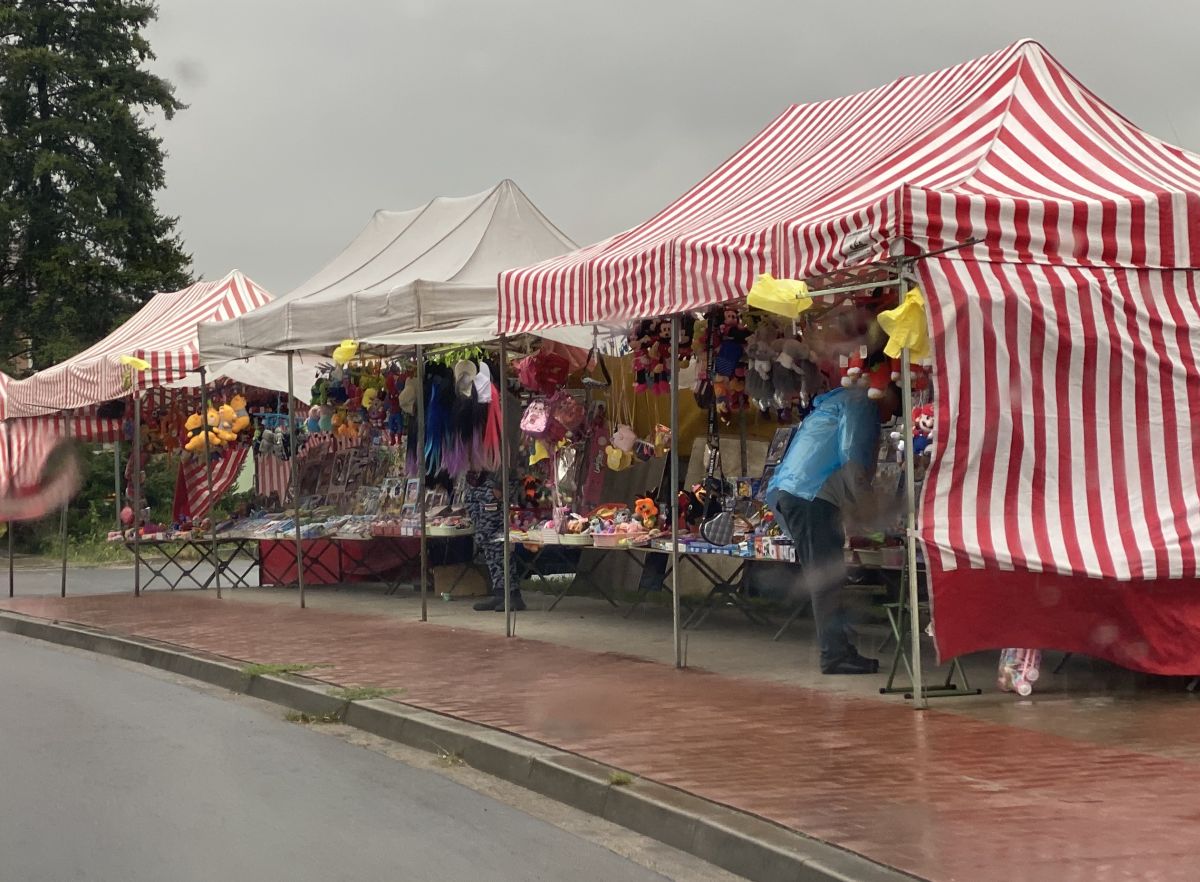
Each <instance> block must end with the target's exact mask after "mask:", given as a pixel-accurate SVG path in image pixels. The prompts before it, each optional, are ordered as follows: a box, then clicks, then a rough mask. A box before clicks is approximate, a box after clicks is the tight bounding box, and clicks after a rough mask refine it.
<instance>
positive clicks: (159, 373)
mask: <svg viewBox="0 0 1200 882" xmlns="http://www.w3.org/2000/svg"><path fill="white" fill-rule="evenodd" d="M270 299H271V295H270V294H268V293H267V292H266V291H265V290H263V289H262V288H260V287H259V286H258V285H256V284H255V283H254V282H253V281H251V280H250V279H249V278H247V277H246V276H245V275H243V274H242V273H241V272H239V271H237V270H233V271H232V272H230V273H229V274H228V275H226V276H225V277H224V278H222V279H219V280H217V281H214V282H197V283H196V284H194V285H192V286H190V287H188V288H184V289H183V290H182V291H172V292H169V293H162V294H156V295H155V296H154V297H153V298H152V299H151V300H150V302H149V303H147V304H146V305H145V306H143V307H142V308H141V309H140V310H139V311H138V312H137V313H136V314H135V315H134V316H133V317H132V318H130V319H129V320H128V321H126V322H125V323H124V324H123V325H121V326H120V327H119V328H117V329H116V330H115V331H113V332H112V333H111V334H109V335H108V336H107V337H105V338H104V339H103V340H101V341H100V342H98V343H96V344H95V345H93V346H91V347H89V348H87V349H85V350H84V351H83V352H80V353H79V354H77V355H75V356H72V357H71V358H69V359H67V360H66V361H64V362H61V363H59V364H56V365H54V366H53V367H50V368H47V369H46V370H44V371H39V372H38V373H36V374H34V375H33V376H31V377H29V378H27V379H24V380H16V381H13V382H11V383H9V384H8V385H7V387H6V388H5V389H4V392H5V395H4V406H5V408H4V411H3V416H4V417H5V418H14V417H31V416H41V415H43V414H51V413H56V412H58V411H63V410H71V409H75V408H83V407H88V406H91V405H95V404H100V403H102V402H104V401H110V400H112V399H114V398H119V397H121V396H123V395H127V394H129V392H130V390H131V388H139V389H149V388H153V387H157V386H164V385H167V384H169V383H173V382H175V381H177V380H179V379H181V378H182V377H183V376H184V375H185V374H186V373H187V372H188V371H194V370H196V369H197V368H198V367H199V366H200V362H199V345H198V343H197V339H196V326H197V325H198V324H199V323H200V322H202V321H227V320H229V319H232V318H235V317H237V316H239V315H241V314H243V313H245V312H249V311H250V310H252V309H255V308H256V307H259V306H262V305H263V304H265V303H267V302H269V301H270ZM123 355H129V356H134V357H136V358H140V359H142V360H144V361H147V362H149V363H150V368H149V369H148V370H146V371H144V372H141V373H132V372H131V371H130V370H129V368H128V367H126V366H125V365H123V364H121V356H123Z"/></svg>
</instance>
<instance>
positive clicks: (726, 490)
mask: <svg viewBox="0 0 1200 882" xmlns="http://www.w3.org/2000/svg"><path fill="white" fill-rule="evenodd" d="M730 496H731V488H730V487H729V482H728V481H726V480H725V473H724V469H722V468H721V439H720V436H719V435H718V434H717V408H716V405H715V404H714V405H713V406H711V407H709V409H708V469H707V473H706V474H705V476H704V481H703V482H702V484H701V500H700V501H701V503H702V505H703V520H702V522H701V524H700V536H701V537H702V538H703V539H704V541H706V542H710V543H712V544H713V545H728V544H729V543H730V542H731V541H732V538H733V512H732V511H731V509H732V505H727V504H726V500H727V499H729V498H730ZM717 540H724V541H717Z"/></svg>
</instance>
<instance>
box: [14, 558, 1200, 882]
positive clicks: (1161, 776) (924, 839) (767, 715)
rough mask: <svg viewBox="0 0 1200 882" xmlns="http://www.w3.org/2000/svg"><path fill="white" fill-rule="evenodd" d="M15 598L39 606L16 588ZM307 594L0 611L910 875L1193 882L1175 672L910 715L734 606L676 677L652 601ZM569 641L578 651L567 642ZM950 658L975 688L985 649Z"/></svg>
mask: <svg viewBox="0 0 1200 882" xmlns="http://www.w3.org/2000/svg"><path fill="white" fill-rule="evenodd" d="M126 576H128V571H126ZM37 578H40V577H37ZM108 578H110V577H109V576H105V577H104V579H108ZM30 579H31V580H33V579H35V577H33V576H30ZM25 593H26V594H28V595H32V594H34V593H37V592H36V591H35V590H34V589H33V587H32V582H31V584H30V590H29V591H28V592H25ZM309 599H310V608H309V609H307V610H300V609H298V608H297V606H296V604H295V594H294V592H286V591H278V590H274V591H272V590H259V591H239V592H229V593H227V600H226V601H224V602H218V601H217V600H216V599H215V597H214V596H213V594H212V592H204V593H200V592H174V593H159V592H154V593H151V594H149V595H148V596H146V597H143V598H141V599H136V598H133V597H132V596H131V595H130V594H128V593H125V594H121V595H110V596H78V597H69V598H67V599H66V600H65V601H64V600H60V599H58V598H56V597H36V596H25V597H18V598H16V599H15V600H12V601H7V600H5V601H0V605H3V606H5V607H7V608H10V609H13V610H16V611H20V612H23V613H26V614H29V615H35V616H42V617H53V618H59V619H63V620H68V621H75V622H79V623H83V624H88V625H92V626H97V627H102V628H106V629H109V630H112V631H115V632H118V633H125V634H136V635H141V636H145V637H149V638H153V639H157V640H163V641H167V642H171V643H175V644H179V645H182V646H187V647H192V648H195V649H199V650H204V651H207V652H213V653H217V654H219V655H224V656H227V657H230V658H234V659H239V660H243V661H254V662H278V663H285V662H308V663H321V664H329V665H331V666H332V667H330V668H327V669H322V670H321V671H319V672H318V673H320V675H321V678H322V679H326V680H328V681H330V682H334V683H340V684H360V685H371V686H382V687H391V688H398V689H401V690H403V692H402V693H400V694H399V695H398V696H397V698H398V700H401V701H404V702H407V703H410V704H413V705H417V706H421V707H425V708H428V709H431V710H435V711H439V712H442V713H447V714H451V715H454V716H458V717H462V718H464V719H469V720H473V721H476V722H480V723H483V724H485V725H490V726H494V727H497V728H500V729H505V730H508V731H512V732H515V733H517V734H520V735H523V736H525V737H529V738H533V739H535V740H538V741H541V742H544V743H548V744H553V745H555V746H558V747H561V748H564V749H567V750H571V751H575V752H577V753H580V754H583V755H586V756H590V757H593V758H595V759H598V760H600V761H602V762H606V763H610V764H612V765H616V766H619V767H622V768H626V769H628V770H629V771H631V772H634V773H635V774H638V775H641V776H644V777H647V778H652V779H655V780H657V781H660V782H662V783H665V784H669V785H673V786H676V787H680V788H682V789H685V790H688V791H691V792H693V793H696V794H699V795H701V796H704V797H706V798H709V799H712V800H715V801H717V802H721V803H724V804H727V805H730V806H733V807H735V808H738V809H741V810H744V811H748V812H751V813H753V814H756V815H759V816H761V817H765V818H768V819H771V820H773V821H776V822H778V823H780V824H783V825H786V826H788V827H792V828H794V829H797V830H800V831H802V832H804V833H806V834H808V835H811V836H815V837H818V838H820V839H824V840H826V841H829V842H833V843H836V844H838V845H840V846H843V847H845V848H848V849H850V850H853V851H856V852H859V853H860V854H863V855H865V856H867V857H869V858H872V859H874V860H877V861H879V862H881V863H884V864H888V865H890V866H894V867H897V868H899V869H902V870H905V871H907V872H910V873H913V874H915V875H918V876H921V877H924V878H928V879H934V880H985V882H986V880H1013V879H1019V880H1033V882H1037V880H1053V882H1067V880H1075V879H1079V880H1084V879H1086V880H1107V879H1164V880H1165V879H1193V878H1195V877H1196V873H1195V870H1194V858H1193V854H1194V853H1195V851H1196V850H1197V846H1200V832H1198V831H1197V829H1196V825H1195V824H1194V821H1195V819H1196V818H1197V817H1198V816H1200V749H1197V747H1196V744H1195V742H1196V741H1197V740H1200V739H1196V738H1195V735H1194V733H1195V732H1196V731H1197V727H1198V725H1200V698H1198V697H1195V696H1192V695H1191V694H1189V693H1187V692H1185V691H1184V690H1183V688H1182V686H1181V685H1180V684H1178V683H1177V682H1175V683H1171V682H1163V681H1155V680H1148V679H1146V678H1139V677H1136V676H1134V675H1131V674H1128V673H1127V672H1121V671H1118V670H1117V669H1113V668H1109V667H1107V666H1098V665H1093V664H1091V663H1089V662H1087V661H1086V660H1082V659H1073V660H1072V661H1071V663H1070V664H1069V665H1068V667H1067V669H1066V672H1065V673H1064V674H1063V675H1060V676H1058V677H1055V676H1052V675H1050V674H1049V673H1047V675H1046V676H1045V677H1044V678H1043V681H1042V682H1040V683H1039V689H1040V691H1039V692H1038V693H1035V696H1034V697H1033V698H1032V699H1029V700H1024V701H1019V700H1017V699H1015V698H1014V697H1013V696H1010V695H1002V694H998V693H996V692H994V691H989V692H988V693H986V694H985V695H983V696H979V697H978V698H961V699H953V700H944V701H942V702H940V703H938V704H936V705H935V708H934V709H932V710H929V711H925V712H921V713H917V712H914V711H913V710H912V709H911V708H910V707H909V706H908V705H907V704H906V703H905V702H904V701H903V700H901V699H898V698H897V697H895V696H886V697H885V696H880V695H879V694H878V691H877V688H878V685H879V681H878V679H877V678H869V677H868V678H846V679H842V680H838V681H836V682H835V681H834V678H821V677H819V676H818V675H815V674H813V673H812V670H813V668H814V665H813V664H812V647H811V641H810V640H809V639H808V638H807V636H806V629H805V628H800V629H798V630H797V631H796V632H795V633H794V634H790V635H788V636H786V637H785V638H784V639H783V640H781V641H779V642H777V643H774V642H772V641H771V640H770V639H769V634H768V633H766V632H764V631H763V630H762V629H756V628H754V627H753V626H749V625H748V624H743V623H742V622H741V621H740V616H738V615H737V614H736V613H735V612H733V611H728V612H722V613H720V614H719V615H718V616H717V617H715V620H713V621H712V623H711V624H706V625H705V627H704V628H703V629H701V630H700V631H698V632H695V634H693V635H690V636H689V643H690V661H691V663H692V665H693V666H694V667H692V668H691V669H689V670H685V671H677V670H675V669H674V668H673V667H671V666H670V665H668V664H663V663H662V660H663V659H664V658H667V659H669V657H670V656H669V647H670V628H669V618H664V616H665V610H661V609H653V608H652V609H647V610H642V611H639V612H638V613H637V614H636V615H635V616H633V617H631V618H630V619H624V618H622V617H621V614H620V613H616V612H612V611H610V610H608V609H607V608H606V607H605V606H604V605H603V604H598V603H596V602H594V601H591V600H588V599H569V600H568V601H567V602H565V603H564V604H563V605H562V606H560V607H559V608H558V609H557V610H556V611H555V612H553V613H550V612H546V611H545V610H544V607H545V606H546V605H548V603H545V602H543V599H542V598H540V597H539V596H537V595H533V598H532V599H533V600H534V603H532V604H531V609H530V611H528V612H526V613H523V614H521V615H520V617H519V618H518V634H519V635H521V636H520V639H516V640H506V639H505V638H504V637H503V636H502V617H501V616H497V615H494V614H484V613H471V611H470V610H469V608H468V605H467V604H465V603H459V602H456V603H442V602H441V601H440V600H437V601H431V602H430V614H431V619H432V621H431V622H429V623H420V622H417V621H414V619H415V617H416V611H417V609H418V606H417V604H416V601H415V600H414V599H413V598H411V597H396V598H384V597H379V596H378V595H377V594H375V593H372V592H370V591H364V590H359V591H343V592H334V591H332V590H329V589H325V590H319V591H313V592H310V598H309ZM567 634H574V639H573V643H574V644H575V645H564V643H569V642H571V641H567V640H564V639H562V637H563V635H567ZM534 638H536V639H534ZM555 639H557V642H551V641H552V640H555ZM864 639H866V638H864ZM605 644H607V645H605ZM664 653H666V655H665V656H664ZM1049 661H1050V663H1051V664H1053V663H1055V662H1056V661H1057V658H1053V659H1050V660H1049ZM701 665H703V667H704V668H707V670H702V669H700V667H699V666H701ZM969 667H970V668H971V669H972V670H973V671H974V672H975V674H976V676H977V678H978V677H984V678H986V677H987V675H988V674H989V672H990V673H991V674H992V675H993V676H994V670H995V658H994V656H993V657H991V658H987V657H986V656H985V657H981V658H980V659H977V660H974V662H973V665H971V666H969ZM756 672H757V673H756ZM979 685H982V686H984V687H985V688H990V687H991V682H990V680H988V679H984V680H982V681H981V682H980V683H979Z"/></svg>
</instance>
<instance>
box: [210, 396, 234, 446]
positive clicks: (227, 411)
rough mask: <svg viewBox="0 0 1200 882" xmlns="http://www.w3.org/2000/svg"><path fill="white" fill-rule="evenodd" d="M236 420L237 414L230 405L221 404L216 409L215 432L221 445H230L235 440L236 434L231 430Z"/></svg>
mask: <svg viewBox="0 0 1200 882" xmlns="http://www.w3.org/2000/svg"><path fill="white" fill-rule="evenodd" d="M236 419H237V413H236V411H234V409H233V407H231V406H230V405H228V404H222V405H221V406H220V407H219V408H217V428H216V429H215V431H216V433H217V437H218V438H220V439H221V443H222V444H232V443H233V442H234V441H236V440H237V432H236V431H234V428H233V423H234V420H236Z"/></svg>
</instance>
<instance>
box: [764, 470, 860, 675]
mask: <svg viewBox="0 0 1200 882" xmlns="http://www.w3.org/2000/svg"><path fill="white" fill-rule="evenodd" d="M775 505H776V508H777V509H778V510H779V514H780V516H781V517H782V518H783V522H784V525H785V526H786V527H787V530H788V532H789V533H790V534H791V536H792V542H793V543H795V549H796V563H798V564H799V565H800V582H801V585H802V587H803V588H804V589H805V590H806V591H808V593H809V595H810V596H811V597H812V610H813V620H814V621H815V622H816V625H817V640H818V642H819V643H820V646H821V667H822V668H824V667H826V666H828V665H831V664H835V663H836V662H838V661H840V660H842V659H845V658H849V657H852V656H854V655H855V654H856V650H855V649H854V647H853V646H851V645H850V639H849V638H848V637H847V636H846V625H847V621H846V610H845V607H844V606H843V603H842V588H843V587H844V586H845V584H846V558H845V555H844V553H843V550H842V549H843V547H844V546H845V544H846V534H845V532H844V531H843V529H842V515H841V512H840V511H838V508H837V506H836V505H833V504H832V503H829V502H826V501H825V500H823V499H812V500H808V499H800V498H799V497H797V496H792V495H791V494H790V493H781V494H780V495H779V499H778V500H777V501H776V503H775Z"/></svg>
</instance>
